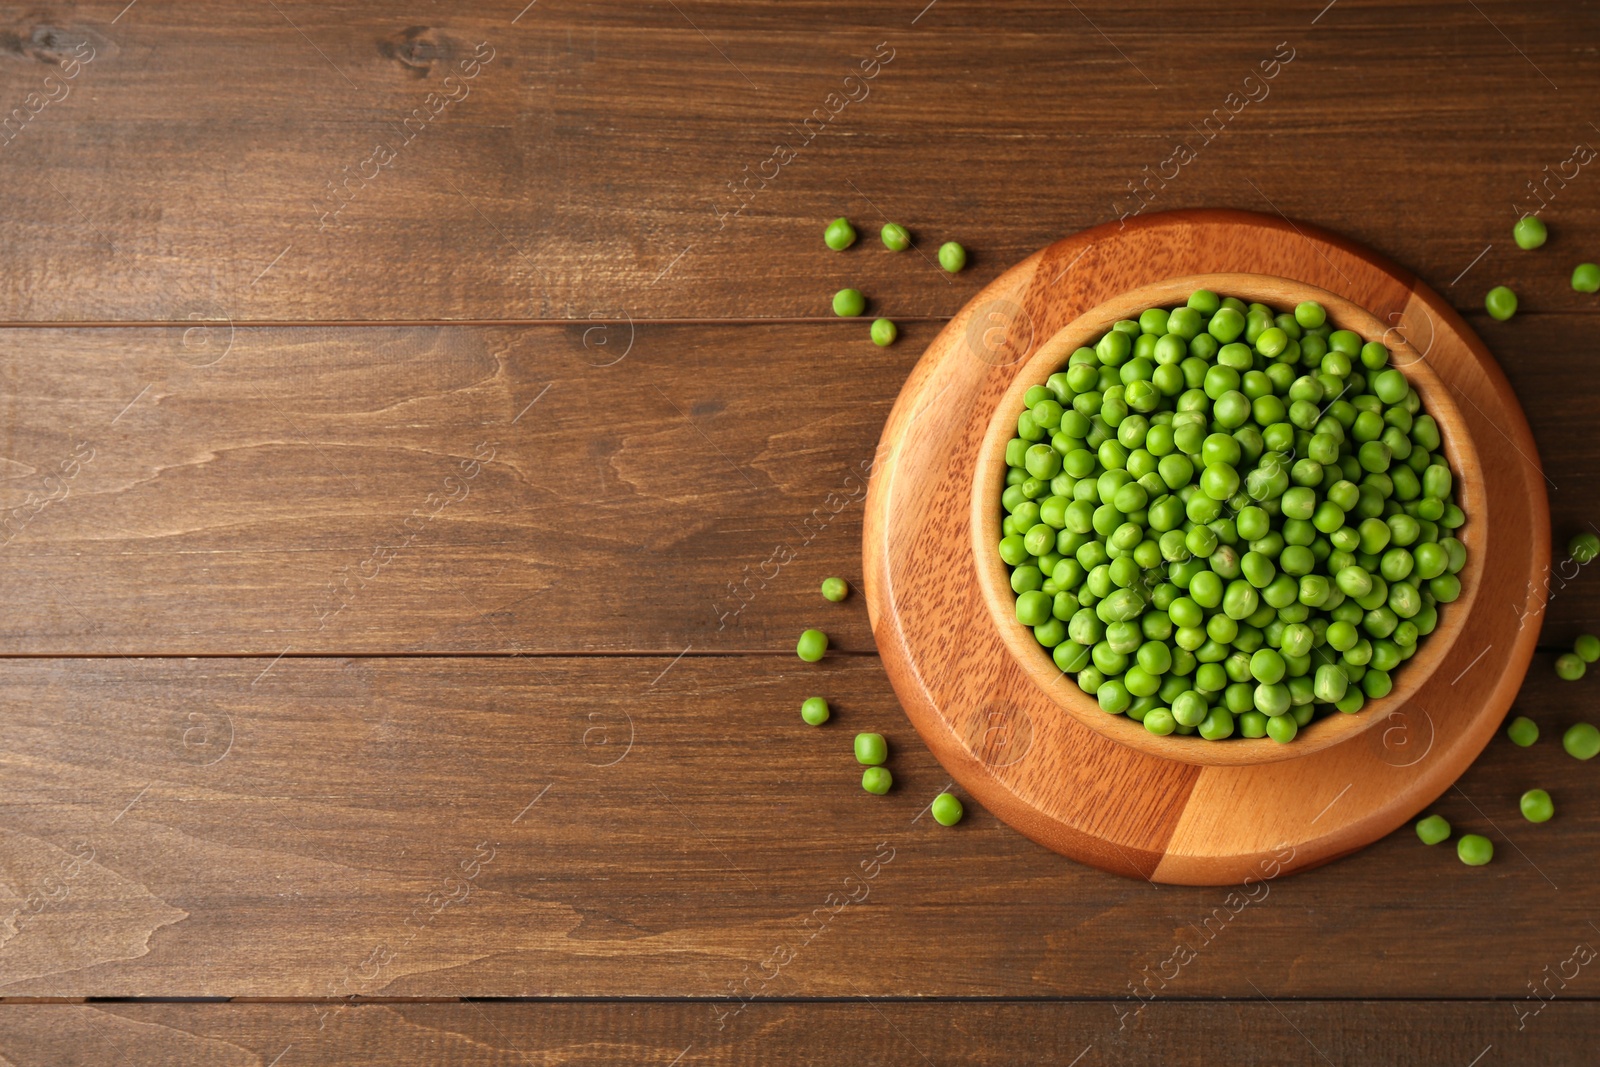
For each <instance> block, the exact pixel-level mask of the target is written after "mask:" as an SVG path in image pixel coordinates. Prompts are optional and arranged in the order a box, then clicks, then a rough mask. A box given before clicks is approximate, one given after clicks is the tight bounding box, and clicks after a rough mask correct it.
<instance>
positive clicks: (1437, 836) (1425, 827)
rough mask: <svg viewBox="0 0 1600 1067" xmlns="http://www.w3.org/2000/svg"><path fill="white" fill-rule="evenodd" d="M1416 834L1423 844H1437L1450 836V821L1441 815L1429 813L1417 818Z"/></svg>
mask: <svg viewBox="0 0 1600 1067" xmlns="http://www.w3.org/2000/svg"><path fill="white" fill-rule="evenodd" d="M1417 836H1418V837H1419V838H1421V839H1422V843H1423V844H1424V845H1437V844H1438V843H1439V842H1441V841H1444V840H1446V839H1447V838H1449V836H1450V823H1449V822H1448V821H1446V820H1445V817H1444V816H1443V815H1429V816H1428V817H1427V818H1426V819H1418V820H1417Z"/></svg>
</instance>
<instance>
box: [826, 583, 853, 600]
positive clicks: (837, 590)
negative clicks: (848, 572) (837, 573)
mask: <svg viewBox="0 0 1600 1067" xmlns="http://www.w3.org/2000/svg"><path fill="white" fill-rule="evenodd" d="M849 595H850V583H849V582H847V581H845V580H844V579H843V578H824V579H822V599H824V600H829V601H832V602H833V603H835V604H837V603H839V601H841V600H843V599H844V598H845V597H847V596H849Z"/></svg>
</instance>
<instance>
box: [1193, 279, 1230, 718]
mask: <svg viewBox="0 0 1600 1067" xmlns="http://www.w3.org/2000/svg"><path fill="white" fill-rule="evenodd" d="M1224 310H1228V309H1224ZM1221 313H1222V312H1218V314H1221ZM1232 735H1233V713H1232V712H1230V711H1229V710H1228V709H1227V708H1212V709H1211V710H1210V711H1209V712H1207V713H1206V717H1205V719H1204V720H1203V721H1202V722H1201V723H1200V736H1201V737H1203V738H1205V739H1206V740H1207V741H1221V740H1222V739H1224V738H1226V737H1231V736H1232Z"/></svg>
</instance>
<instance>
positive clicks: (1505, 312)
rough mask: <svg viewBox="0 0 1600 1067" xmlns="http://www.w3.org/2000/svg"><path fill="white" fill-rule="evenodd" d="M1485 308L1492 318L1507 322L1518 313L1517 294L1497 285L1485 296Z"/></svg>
mask: <svg viewBox="0 0 1600 1067" xmlns="http://www.w3.org/2000/svg"><path fill="white" fill-rule="evenodd" d="M1483 306H1484V309H1485V310H1487V311H1488V312H1489V317H1490V318H1492V319H1498V320H1499V321H1500V322H1505V321H1506V320H1507V319H1509V318H1510V317H1511V316H1513V315H1515V314H1516V313H1517V294H1516V293H1513V292H1512V291H1511V290H1510V289H1508V288H1506V287H1505V286H1503V285H1497V286H1495V287H1494V288H1493V289H1490V290H1489V292H1488V293H1487V295H1485V296H1484V298H1483Z"/></svg>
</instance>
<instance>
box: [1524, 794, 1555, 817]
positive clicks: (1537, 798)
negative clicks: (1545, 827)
mask: <svg viewBox="0 0 1600 1067" xmlns="http://www.w3.org/2000/svg"><path fill="white" fill-rule="evenodd" d="M1518 803H1519V804H1520V805H1521V807H1522V817H1523V818H1524V819H1527V820H1528V821H1529V822H1549V821H1550V816H1552V815H1554V814H1555V813H1556V806H1555V804H1554V803H1552V802H1551V800H1550V794H1549V793H1546V792H1545V791H1544V790H1543V789H1530V790H1528V791H1527V792H1526V793H1524V794H1522V799H1521V800H1520V801H1518Z"/></svg>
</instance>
